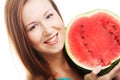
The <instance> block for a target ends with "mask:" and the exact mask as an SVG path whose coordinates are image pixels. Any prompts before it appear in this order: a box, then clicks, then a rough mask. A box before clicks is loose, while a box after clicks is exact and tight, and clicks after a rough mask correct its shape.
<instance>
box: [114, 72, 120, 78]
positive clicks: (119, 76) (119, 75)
mask: <svg viewBox="0 0 120 80" xmlns="http://www.w3.org/2000/svg"><path fill="white" fill-rule="evenodd" d="M114 80H120V72H119V74H117V76H115V78H114Z"/></svg>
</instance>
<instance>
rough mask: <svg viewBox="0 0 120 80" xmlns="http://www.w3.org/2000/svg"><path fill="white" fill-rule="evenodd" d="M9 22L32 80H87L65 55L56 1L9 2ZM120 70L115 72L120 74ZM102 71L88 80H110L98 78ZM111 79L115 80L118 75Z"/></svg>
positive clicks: (62, 27)
mask: <svg viewBox="0 0 120 80" xmlns="http://www.w3.org/2000/svg"><path fill="white" fill-rule="evenodd" d="M5 19H6V24H7V30H8V34H9V37H10V39H11V41H12V43H13V44H14V46H15V49H16V51H17V53H18V55H19V57H20V58H21V60H22V62H23V64H24V66H25V67H26V69H27V70H28V72H29V78H30V79H31V80H56V79H58V80H59V79H60V78H64V79H66V80H67V79H68V80H83V76H81V73H80V71H77V70H76V69H74V66H71V62H69V60H68V57H66V55H65V50H64V39H65V26H64V22H63V20H62V18H61V15H60V13H59V11H58V9H57V7H56V5H55V4H54V2H53V0H7V2H6V6H5ZM119 66H120V64H118V66H116V67H115V69H113V70H112V71H111V72H114V73H118V70H119V73H120V67H119ZM115 70H117V71H115ZM99 71H100V67H97V68H96V69H95V70H93V71H92V72H91V73H90V74H87V75H85V77H84V79H85V80H101V79H102V80H106V79H104V77H106V75H105V76H100V77H97V73H99ZM109 76H110V78H109V79H108V80H111V79H112V78H114V77H115V76H117V74H116V75H114V74H112V75H110V74H109V73H108V75H107V77H109ZM111 76H113V77H111ZM99 78H101V79H99ZM64 79H62V80H64Z"/></svg>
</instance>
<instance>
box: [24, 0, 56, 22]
mask: <svg viewBox="0 0 120 80" xmlns="http://www.w3.org/2000/svg"><path fill="white" fill-rule="evenodd" d="M49 9H54V8H53V6H52V4H51V3H50V1H49V0H28V1H27V2H26V4H25V5H24V7H23V11H22V19H23V23H29V22H30V20H34V19H37V18H38V17H39V16H44V14H45V12H46V11H48V10H49Z"/></svg>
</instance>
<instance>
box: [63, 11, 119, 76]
mask: <svg viewBox="0 0 120 80" xmlns="http://www.w3.org/2000/svg"><path fill="white" fill-rule="evenodd" d="M65 47H66V51H67V54H68V56H69V57H70V59H71V60H72V61H73V62H74V63H75V64H76V65H77V66H79V67H80V68H82V69H85V70H87V72H90V71H91V70H92V69H93V68H95V67H96V66H98V65H101V66H102V71H101V72H100V74H101V75H102V74H105V73H107V72H109V71H110V70H111V69H112V68H113V67H114V66H115V65H116V64H117V63H118V62H119V61H120V18H119V17H118V16H117V15H116V14H114V13H113V12H110V11H108V10H93V11H90V12H87V13H85V14H82V15H79V16H76V17H75V18H73V20H72V21H71V22H70V23H69V24H68V26H67V30H66V41H65Z"/></svg>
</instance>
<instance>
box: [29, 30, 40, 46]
mask: <svg viewBox="0 0 120 80" xmlns="http://www.w3.org/2000/svg"><path fill="white" fill-rule="evenodd" d="M41 34H42V33H40V32H29V33H28V38H29V41H30V42H31V45H32V46H37V44H38V43H40V42H41V38H42V36H41Z"/></svg>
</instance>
